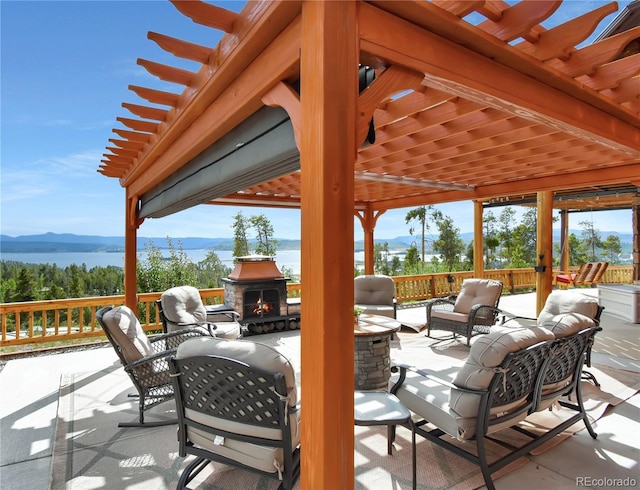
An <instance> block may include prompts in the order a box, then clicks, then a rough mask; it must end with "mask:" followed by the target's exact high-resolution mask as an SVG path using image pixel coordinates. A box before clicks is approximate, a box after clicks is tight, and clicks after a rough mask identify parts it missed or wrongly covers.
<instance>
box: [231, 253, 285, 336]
mask: <svg viewBox="0 0 640 490" xmlns="http://www.w3.org/2000/svg"><path fill="white" fill-rule="evenodd" d="M223 282H224V303H225V304H226V305H227V306H230V307H232V308H233V309H234V310H235V311H237V312H238V314H239V315H240V321H241V322H242V323H245V324H263V323H266V322H269V323H271V322H275V323H277V322H279V321H281V322H282V328H284V326H285V323H286V321H287V319H288V317H287V278H285V277H284V276H283V275H282V273H281V272H280V271H279V270H278V267H277V266H276V263H275V261H274V260H273V258H272V257H266V256H263V255H250V256H246V257H239V258H238V262H237V263H236V265H235V268H234V269H233V271H232V272H231V274H229V277H227V278H226V279H223ZM275 327H280V325H279V324H275ZM270 329H271V328H269V327H267V328H266V329H262V328H260V329H259V330H270Z"/></svg>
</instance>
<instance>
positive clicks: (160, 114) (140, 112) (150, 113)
mask: <svg viewBox="0 0 640 490" xmlns="http://www.w3.org/2000/svg"><path fill="white" fill-rule="evenodd" d="M122 107H124V108H125V109H127V110H128V111H129V112H131V113H132V114H135V115H136V116H139V117H142V118H144V119H152V120H154V121H160V122H163V121H165V120H166V117H167V111H166V110H165V109H158V108H157V107H148V106H144V105H138V104H129V103H127V102H123V103H122Z"/></svg>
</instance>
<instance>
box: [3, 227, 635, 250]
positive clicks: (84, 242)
mask: <svg viewBox="0 0 640 490" xmlns="http://www.w3.org/2000/svg"><path fill="white" fill-rule="evenodd" d="M571 233H574V234H576V235H577V236H578V237H579V236H580V233H581V232H580V230H571ZM609 235H618V236H619V237H620V242H621V244H622V248H623V250H625V251H630V250H631V243H632V239H633V236H632V235H631V234H630V233H618V232H615V231H611V232H600V236H601V237H602V238H603V239H604V238H606V237H607V236H609ZM461 238H462V239H463V240H464V242H465V243H469V242H470V241H471V240H473V233H462V234H461ZM276 240H278V249H279V250H300V240H290V239H286V238H282V239H281V238H276ZM416 241H417V237H416V236H412V235H406V236H398V237H395V238H379V239H376V243H381V244H384V243H387V244H388V246H389V249H390V250H405V249H407V248H408V247H410V246H411V244H412V243H416ZM559 241H560V237H559V235H557V236H554V242H559ZM171 242H172V244H173V246H174V247H177V246H178V245H179V244H182V248H183V249H184V250H203V249H211V250H233V239H232V238H203V237H185V238H172V239H171ZM149 243H153V245H154V246H156V247H158V248H160V249H167V248H168V243H167V238H166V237H138V250H144V249H145V246H146V245H147V244H149ZM354 246H355V249H356V251H361V250H364V243H363V242H362V241H357V242H356V243H355V244H354ZM122 251H124V237H115V236H95V235H74V234H72V233H44V234H41V235H22V236H17V237H11V236H8V235H0V253H45V252H46V253H51V252H122Z"/></svg>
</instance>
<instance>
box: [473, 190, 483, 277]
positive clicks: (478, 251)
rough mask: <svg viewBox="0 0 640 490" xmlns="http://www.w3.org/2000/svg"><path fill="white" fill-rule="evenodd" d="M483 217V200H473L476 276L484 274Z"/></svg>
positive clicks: (474, 270)
mask: <svg viewBox="0 0 640 490" xmlns="http://www.w3.org/2000/svg"><path fill="white" fill-rule="evenodd" d="M483 219H484V209H483V207H482V201H473V274H474V276H475V277H483V276H484V236H483V233H482V220H483Z"/></svg>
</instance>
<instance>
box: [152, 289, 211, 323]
mask: <svg viewBox="0 0 640 490" xmlns="http://www.w3.org/2000/svg"><path fill="white" fill-rule="evenodd" d="M160 301H161V302H162V311H163V313H164V316H165V317H166V319H167V320H168V321H170V322H171V323H198V322H204V321H206V320H207V310H206V308H205V307H204V305H203V304H202V298H201V297H200V291H198V290H197V289H196V288H194V287H193V286H177V287H174V288H171V289H167V290H166V291H165V292H164V293H162V296H160Z"/></svg>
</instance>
